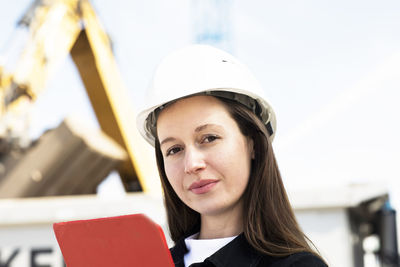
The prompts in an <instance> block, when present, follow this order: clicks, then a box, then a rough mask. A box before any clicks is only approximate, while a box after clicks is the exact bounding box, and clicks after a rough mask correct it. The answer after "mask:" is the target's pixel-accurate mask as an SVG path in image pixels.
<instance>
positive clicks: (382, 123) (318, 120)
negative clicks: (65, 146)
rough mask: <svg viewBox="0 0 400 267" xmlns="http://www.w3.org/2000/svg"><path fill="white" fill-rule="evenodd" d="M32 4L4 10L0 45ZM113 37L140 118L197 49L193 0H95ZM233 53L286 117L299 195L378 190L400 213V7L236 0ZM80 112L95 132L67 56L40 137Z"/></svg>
mask: <svg viewBox="0 0 400 267" xmlns="http://www.w3.org/2000/svg"><path fill="white" fill-rule="evenodd" d="M30 2H31V1H28V0H18V1H11V2H8V3H7V5H3V7H2V8H1V9H0V22H1V23H0V33H1V34H0V49H1V48H4V46H6V43H7V40H8V39H9V38H11V35H12V32H13V29H14V25H15V23H16V21H17V20H18V18H19V17H20V16H21V15H22V13H23V12H24V11H25V9H26V8H27V6H28V5H29V3H30ZM92 3H94V5H95V7H96V9H97V11H98V15H99V17H100V20H101V21H102V22H103V24H104V26H105V28H106V30H107V32H108V33H109V35H110V37H111V38H112V40H113V44H114V49H115V54H116V59H117V62H118V64H119V66H120V70H121V73H122V77H123V79H124V82H125V84H126V86H127V88H128V90H129V93H130V95H131V97H132V105H133V106H134V108H135V110H139V106H140V104H141V103H143V101H144V99H145V95H146V87H147V84H148V83H149V80H150V77H151V75H152V71H153V70H154V68H155V67H156V64H157V63H158V62H159V61H160V59H161V58H162V57H163V56H165V55H166V54H168V53H169V52H170V51H172V50H174V49H177V48H180V47H183V46H185V45H187V44H190V43H192V42H193V41H194V39H195V36H194V33H193V23H194V21H193V20H194V19H193V17H194V13H195V12H196V11H194V10H193V9H192V8H191V3H192V2H191V1H184V0H170V1H163V0H151V1H122V0H114V1H107V0H93V1H92ZM231 3H232V5H231V10H230V18H231V33H232V35H231V44H232V52H233V54H234V55H235V56H237V57H238V58H239V59H240V60H241V61H242V62H243V63H245V64H247V65H248V66H249V67H250V69H252V70H253V71H254V73H255V75H256V76H257V77H258V78H259V80H260V81H261V83H262V84H263V85H264V87H265V91H266V94H267V95H268V96H269V101H270V102H271V104H272V106H273V107H274V109H275V112H276V114H277V119H278V129H277V133H276V138H275V141H274V148H275V153H276V156H277V159H278V163H279V166H280V169H281V172H282V175H283V178H284V181H285V183H286V186H287V187H288V188H292V189H298V188H310V187H311V188H312V187H318V186H327V185H332V184H349V183H363V182H378V183H383V184H384V185H386V186H388V188H390V190H391V192H392V193H393V196H392V200H393V204H394V205H395V207H397V209H400V197H396V195H398V196H399V195H400V182H398V180H400V141H399V138H398V136H400V126H399V119H398V116H399V115H400V105H399V103H398V102H399V99H400V90H399V89H400V2H399V1H395V0H388V1H372V0H369V1H365V0H363V1H361V0H353V1H344V0H337V1H321V0H300V1H262V0H258V1H256V0H250V1H234V0H232V1H231ZM71 113H79V114H80V116H81V117H82V118H86V119H87V121H88V124H92V125H93V126H94V127H96V122H95V120H94V116H93V112H92V111H91V107H90V105H89V103H88V100H87V97H86V95H85V91H84V89H83V87H82V84H81V82H80V78H79V76H78V74H77V72H76V70H75V69H74V66H73V65H72V64H71V60H70V59H67V60H66V61H65V64H64V65H63V66H62V67H61V68H60V70H59V71H58V72H57V74H56V76H55V77H53V78H52V79H51V81H50V82H49V83H48V87H47V89H46V92H45V93H44V94H43V95H42V96H41V97H40V98H39V100H38V101H37V105H36V107H35V111H34V113H33V114H34V115H33V122H32V123H33V130H32V135H33V136H38V135H40V133H41V132H42V131H43V130H44V129H46V128H51V127H55V126H56V125H57V124H58V123H59V122H60V121H61V120H62V118H63V117H65V116H66V115H68V114H71Z"/></svg>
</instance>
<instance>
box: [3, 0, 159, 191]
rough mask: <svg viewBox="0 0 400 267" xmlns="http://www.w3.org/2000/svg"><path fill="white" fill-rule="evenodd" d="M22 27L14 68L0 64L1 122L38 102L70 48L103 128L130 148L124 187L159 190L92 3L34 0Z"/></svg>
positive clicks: (148, 152) (122, 168)
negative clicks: (25, 32)
mask: <svg viewBox="0 0 400 267" xmlns="http://www.w3.org/2000/svg"><path fill="white" fill-rule="evenodd" d="M19 27H27V30H28V37H27V41H26V43H25V46H24V48H23V50H22V52H21V54H20V55H19V58H18V60H17V62H16V64H15V69H14V70H13V71H12V72H8V71H7V69H5V68H3V67H2V66H0V101H1V103H0V121H1V120H2V119H3V118H5V117H7V116H8V115H10V114H12V113H18V112H21V110H24V108H25V106H26V105H27V104H29V103H32V102H34V101H35V100H36V99H37V98H38V97H39V96H40V93H41V92H42V91H43V89H44V88H45V85H46V81H47V80H48V78H49V77H50V76H51V75H52V74H53V73H54V72H55V71H56V69H57V67H58V66H59V65H60V63H61V62H62V61H64V60H65V59H66V57H67V55H68V54H69V53H70V54H71V56H72V59H73V61H74V63H75V65H76V67H77V69H78V71H79V73H80V76H81V79H82V81H83V84H84V86H85V89H86V92H87V94H88V96H89V99H90V102H91V105H92V107H93V109H94V112H95V114H96V117H97V119H98V122H99V124H100V127H101V130H102V131H103V132H104V133H105V134H107V135H108V136H109V137H111V138H112V139H113V140H115V141H116V142H117V143H118V144H119V145H120V146H121V147H122V148H124V149H125V150H126V152H127V155H128V158H129V160H127V161H125V162H124V163H123V164H121V165H120V166H119V167H118V172H119V174H120V176H121V179H122V181H123V184H124V186H125V189H126V190H127V191H140V190H142V191H144V192H149V193H156V194H158V193H159V191H160V190H161V189H160V186H159V181H158V175H157V173H156V168H155V164H154V160H152V158H153V157H152V155H151V148H150V147H149V146H148V145H147V144H146V143H145V142H144V141H142V138H140V136H139V133H138V132H137V131H136V127H135V125H136V122H135V118H136V116H135V114H134V112H133V107H132V104H131V103H130V102H129V101H128V99H129V97H128V95H127V90H126V88H125V86H124V85H123V82H122V79H121V76H120V73H119V71H118V67H117V64H116V62H115V58H114V56H113V52H112V49H111V45H110V40H109V38H108V35H107V34H106V33H105V31H104V30H103V28H102V26H101V24H100V22H99V20H98V18H97V17H96V14H95V11H94V9H93V7H92V5H91V3H90V2H89V1H88V0H36V1H34V2H33V4H32V5H31V7H30V8H29V10H28V11H27V12H26V14H25V15H24V16H23V18H22V20H21V22H20V23H19ZM9 127H11V126H9ZM3 128H4V126H3ZM6 135H7V131H5V132H3V136H0V141H1V139H2V140H3V143H4V140H6V138H7V136H6ZM0 144H1V143H0ZM0 186H1V184H0Z"/></svg>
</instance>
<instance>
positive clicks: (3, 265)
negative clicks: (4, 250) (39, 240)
mask: <svg viewBox="0 0 400 267" xmlns="http://www.w3.org/2000/svg"><path fill="white" fill-rule="evenodd" d="M18 253H19V248H17V249H15V250H14V251H13V253H11V255H10V257H8V259H7V261H6V262H2V261H1V260H0V267H10V264H11V262H12V261H13V260H14V258H15V257H16V256H17V255H18Z"/></svg>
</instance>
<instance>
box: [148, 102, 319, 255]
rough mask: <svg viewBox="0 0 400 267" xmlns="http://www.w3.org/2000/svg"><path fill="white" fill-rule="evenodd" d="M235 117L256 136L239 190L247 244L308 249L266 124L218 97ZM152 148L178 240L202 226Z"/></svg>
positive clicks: (267, 250)
mask: <svg viewBox="0 0 400 267" xmlns="http://www.w3.org/2000/svg"><path fill="white" fill-rule="evenodd" d="M217 98H218V99H219V100H220V101H221V102H222V103H223V104H224V105H225V107H226V108H227V110H228V112H229V113H230V115H231V117H232V118H233V119H234V120H235V121H236V123H237V124H238V126H239V129H240V131H241V132H242V134H243V135H244V136H246V137H249V138H251V139H252V140H253V142H254V160H253V161H252V166H251V173H250V179H249V182H248V185H247V188H246V190H245V192H244V194H243V201H244V203H243V206H244V207H246V209H245V210H244V211H243V216H244V220H243V232H244V236H245V238H246V240H247V241H248V242H249V244H250V245H251V246H252V247H254V248H255V249H256V250H258V251H260V252H261V253H264V254H268V255H271V256H277V257H283V256H288V255H290V254H293V253H296V252H305V251H306V252H311V253H313V254H315V255H317V256H318V254H317V253H316V252H314V251H313V249H312V248H311V247H310V245H309V244H308V242H307V241H309V239H308V238H307V237H306V236H305V234H304V233H303V232H302V230H301V229H300V227H299V225H298V224H297V221H296V218H295V216H294V213H293V210H292V207H291V206H290V203H289V200H288V197H287V194H286V191H285V188H284V185H283V182H282V179H281V175H280V172H279V169H278V165H277V163H276V159H275V155H274V152H273V150H272V146H271V142H270V140H269V134H268V132H267V128H266V127H265V125H264V124H263V123H262V122H261V120H260V119H259V118H258V117H257V116H256V115H255V114H254V113H253V112H252V111H251V110H250V109H248V108H247V107H245V106H244V105H242V104H239V103H237V102H236V101H232V100H229V99H225V98H221V97H217ZM155 152H156V159H157V165H158V171H159V173H160V177H161V184H162V187H163V189H164V201H165V206H166V211H167V218H168V226H169V230H170V233H171V238H172V240H173V241H174V242H177V241H178V240H180V239H181V238H184V237H187V236H188V235H189V234H193V233H194V231H198V230H199V229H200V214H199V213H198V212H196V211H194V210H192V209H191V208H189V207H188V206H187V205H185V204H184V203H183V202H182V201H181V200H180V198H179V197H178V196H177V194H176V193H175V191H174V190H173V188H172V186H171V185H170V183H169V182H168V179H167V176H166V174H165V169H164V160H163V156H162V153H161V150H160V143H159V140H158V138H157V137H156V142H155Z"/></svg>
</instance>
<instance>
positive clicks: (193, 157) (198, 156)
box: [185, 148, 206, 174]
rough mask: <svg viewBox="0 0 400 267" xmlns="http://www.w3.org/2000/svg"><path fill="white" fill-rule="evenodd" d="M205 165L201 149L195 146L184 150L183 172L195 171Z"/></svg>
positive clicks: (203, 167)
mask: <svg viewBox="0 0 400 267" xmlns="http://www.w3.org/2000/svg"><path fill="white" fill-rule="evenodd" d="M205 167H206V164H205V161H204V155H203V153H202V152H201V151H199V150H198V149H196V148H187V149H186V150H185V173H188V174H190V173H197V172H199V171H200V170H203V169H205Z"/></svg>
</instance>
